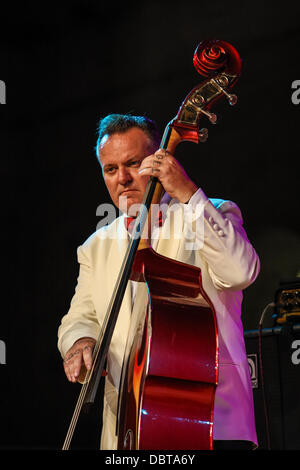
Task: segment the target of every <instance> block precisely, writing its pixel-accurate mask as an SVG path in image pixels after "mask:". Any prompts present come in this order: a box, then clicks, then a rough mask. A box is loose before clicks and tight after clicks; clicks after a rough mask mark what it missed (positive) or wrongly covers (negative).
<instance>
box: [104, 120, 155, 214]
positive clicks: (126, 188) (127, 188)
mask: <svg viewBox="0 0 300 470" xmlns="http://www.w3.org/2000/svg"><path fill="white" fill-rule="evenodd" d="M152 152H154V148H153V145H151V141H150V139H149V137H148V136H147V134H145V132H143V131H142V130H141V129H139V128H138V127H132V128H131V129H129V130H128V131H126V132H122V133H115V134H112V135H110V136H107V135H106V136H104V137H103V138H102V140H101V142H100V144H99V146H98V155H99V159H100V164H101V167H102V173H103V177H104V181H105V184H106V187H107V189H108V192H109V194H110V197H111V199H112V201H113V203H114V204H115V205H116V206H117V207H118V208H119V209H120V210H121V211H122V212H127V213H128V210H129V208H130V207H131V206H132V205H133V204H140V203H141V202H142V199H143V195H144V192H145V189H146V186H147V183H148V180H149V176H142V175H139V174H138V170H139V167H140V165H141V162H142V160H143V159H144V158H145V157H147V156H148V155H150V154H151V153H152ZM120 198H121V199H120ZM126 209H127V210H126ZM132 209H133V208H132ZM130 215H135V213H132V212H130Z"/></svg>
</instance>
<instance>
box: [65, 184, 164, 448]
mask: <svg viewBox="0 0 300 470" xmlns="http://www.w3.org/2000/svg"><path fill="white" fill-rule="evenodd" d="M155 185H156V179H154V178H151V179H150V181H149V183H148V186H147V188H146V191H145V195H144V198H143V202H142V205H141V209H140V211H139V213H138V216H137V218H136V221H135V224H134V227H133V231H132V234H131V240H130V243H129V245H128V247H127V250H126V254H125V256H124V259H123V262H122V267H121V270H120V272H119V276H118V279H117V282H116V285H115V288H114V292H113V295H112V297H111V300H110V304H109V307H108V309H107V312H106V315H105V317H104V321H103V324H102V327H101V330H100V334H99V337H98V339H97V342H96V344H95V347H94V351H93V362H92V364H93V365H92V368H91V370H90V371H87V373H86V376H85V381H84V383H83V384H82V387H81V391H80V394H79V397H78V400H77V403H76V406H75V410H74V413H73V416H72V419H71V422H70V425H69V428H68V432H67V435H66V438H65V441H64V444H63V447H62V450H68V449H69V447H70V444H71V440H72V438H73V435H74V431H75V428H76V425H77V422H78V419H79V416H80V413H81V410H82V407H83V405H84V403H85V399H86V396H87V392H88V388H89V384H90V381H91V378H92V376H93V374H94V369H95V364H96V359H97V357H98V356H99V353H100V350H101V345H102V342H103V338H104V332H106V330H107V325H108V323H109V320H110V318H111V314H112V308H113V305H114V303H115V300H116V297H117V295H118V291H119V288H120V284H121V282H122V279H123V277H124V272H125V270H126V267H127V264H128V259H129V256H130V254H131V252H132V249H133V245H134V244H136V243H138V241H139V239H140V237H141V233H142V232H143V229H144V226H145V223H146V220H147V203H148V204H149V198H151V199H152V196H153V192H154V187H155ZM151 193H152V194H151ZM151 199H150V202H151ZM101 373H102V371H101Z"/></svg>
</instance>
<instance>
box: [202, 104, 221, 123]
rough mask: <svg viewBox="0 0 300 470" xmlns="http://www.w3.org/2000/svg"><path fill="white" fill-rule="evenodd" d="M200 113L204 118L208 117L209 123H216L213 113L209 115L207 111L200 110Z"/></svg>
mask: <svg viewBox="0 0 300 470" xmlns="http://www.w3.org/2000/svg"><path fill="white" fill-rule="evenodd" d="M200 111H201V113H203V114H205V116H207V117H208V119H209V121H210V122H211V123H212V124H216V122H217V115H216V114H214V113H210V112H209V111H207V110H206V109H202V108H201V109H200Z"/></svg>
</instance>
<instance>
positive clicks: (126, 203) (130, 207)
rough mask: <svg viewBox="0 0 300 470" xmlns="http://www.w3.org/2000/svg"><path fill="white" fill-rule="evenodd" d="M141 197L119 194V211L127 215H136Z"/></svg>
mask: <svg viewBox="0 0 300 470" xmlns="http://www.w3.org/2000/svg"><path fill="white" fill-rule="evenodd" d="M141 202H142V201H141V199H140V198H138V197H137V196H136V195H135V196H130V195H128V196H120V198H119V205H118V207H119V209H120V211H121V212H123V213H125V214H127V215H129V216H130V217H136V216H137V214H138V212H139V210H140V205H141Z"/></svg>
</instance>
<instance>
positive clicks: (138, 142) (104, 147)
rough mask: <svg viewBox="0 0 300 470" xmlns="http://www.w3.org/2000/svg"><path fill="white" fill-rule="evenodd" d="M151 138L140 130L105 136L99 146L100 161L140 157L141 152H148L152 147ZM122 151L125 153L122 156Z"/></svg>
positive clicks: (133, 129)
mask: <svg viewBox="0 0 300 470" xmlns="http://www.w3.org/2000/svg"><path fill="white" fill-rule="evenodd" d="M151 144H152V142H151V139H150V138H149V136H148V135H147V134H146V133H145V132H144V131H143V130H141V129H139V128H136V127H135V128H132V129H129V130H128V131H126V132H115V133H114V134H111V135H109V134H105V135H104V136H103V137H102V139H101V141H100V142H99V144H98V148H97V153H98V157H99V159H102V160H103V159H105V160H106V159H107V158H114V157H116V158H117V159H121V158H122V157H125V158H127V157H128V158H131V156H132V157H137V156H139V153H140V152H143V153H144V152H146V153H147V151H148V149H149V150H150V149H151V147H152V145H151ZM120 150H121V151H122V152H124V154H123V155H120Z"/></svg>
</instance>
